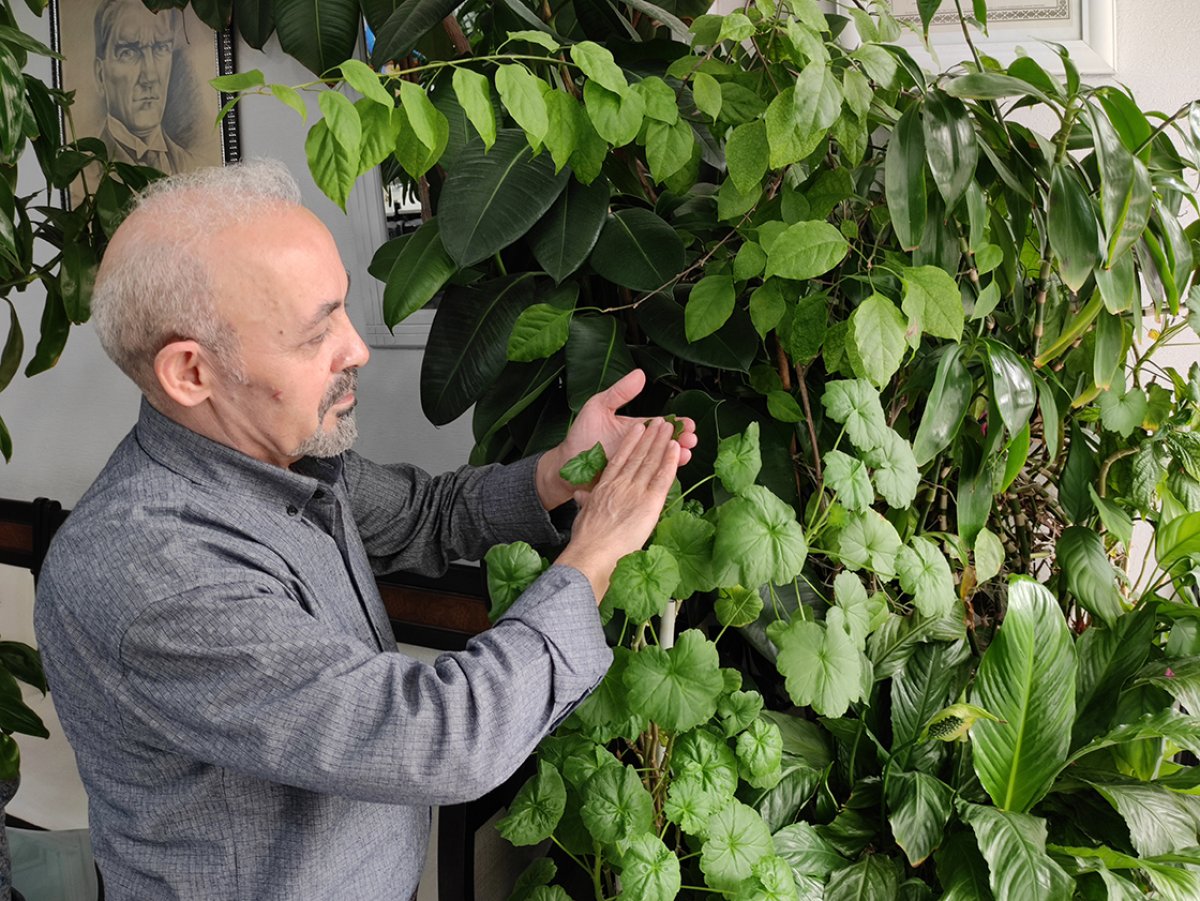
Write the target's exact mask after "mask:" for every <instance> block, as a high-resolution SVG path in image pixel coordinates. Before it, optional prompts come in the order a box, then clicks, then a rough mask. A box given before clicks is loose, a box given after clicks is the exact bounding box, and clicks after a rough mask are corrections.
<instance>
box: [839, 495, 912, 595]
mask: <svg viewBox="0 0 1200 901" xmlns="http://www.w3.org/2000/svg"><path fill="white" fill-rule="evenodd" d="M900 550H901V543H900V536H899V535H898V534H896V529H895V527H894V526H893V525H892V524H891V523H890V522H888V521H887V520H886V519H884V518H883V517H882V516H881V515H880V514H879V513H877V512H876V511H874V510H866V511H864V512H862V513H856V514H852V515H851V516H850V517H849V519H848V520H847V522H846V525H845V526H844V527H843V528H842V532H841V534H840V535H839V536H838V551H837V553H838V556H839V557H840V558H841V561H842V562H843V563H844V564H845V565H846V566H847V567H848V568H849V569H852V570H855V571H857V570H860V569H863V568H864V567H865V568H866V569H869V570H870V571H872V572H874V573H876V574H877V575H879V576H882V577H883V578H884V579H891V578H892V577H893V576H895V574H896V556H897V554H899V553H900Z"/></svg>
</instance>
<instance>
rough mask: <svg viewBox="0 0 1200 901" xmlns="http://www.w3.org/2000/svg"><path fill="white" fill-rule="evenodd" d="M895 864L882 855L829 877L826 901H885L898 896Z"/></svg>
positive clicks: (864, 859)
mask: <svg viewBox="0 0 1200 901" xmlns="http://www.w3.org/2000/svg"><path fill="white" fill-rule="evenodd" d="M899 882H900V878H899V874H898V873H897V866H896V863H895V861H893V860H892V859H891V858H889V857H887V856H885V855H882V854H869V855H867V856H866V857H865V858H863V859H862V860H861V861H859V862H858V863H856V864H854V865H853V866H849V867H846V868H845V869H843V870H837V871H835V872H834V873H833V875H832V876H830V877H829V882H828V884H827V885H826V886H825V893H824V894H823V895H822V896H821V897H822V898H823V899H824V901H885V899H894V898H898V897H900V895H899Z"/></svg>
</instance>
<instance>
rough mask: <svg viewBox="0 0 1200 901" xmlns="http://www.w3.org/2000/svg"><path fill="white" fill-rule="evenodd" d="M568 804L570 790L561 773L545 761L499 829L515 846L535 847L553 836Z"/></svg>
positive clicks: (522, 790)
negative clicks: (568, 790)
mask: <svg viewBox="0 0 1200 901" xmlns="http://www.w3.org/2000/svg"><path fill="white" fill-rule="evenodd" d="M566 803H567V789H566V786H565V785H563V780H562V776H560V775H559V773H558V770H556V769H555V768H554V767H553V766H551V765H550V764H549V763H547V762H546V761H544V760H543V761H541V762H540V763H539V764H538V771H537V775H536V776H534V777H533V778H532V779H530V780H529V781H528V782H526V783H525V784H524V785H523V786H521V790H520V791H519V792H517V796H516V797H515V798H514V799H513V802H512V804H510V805H509V808H508V816H506V817H505V818H504V819H502V820H500V822H499V823H497V824H496V829H497V830H498V831H499V832H500V834H501V835H502V836H504V837H505V838H506V839H508V841H510V842H512V844H514V845H536V844H537V843H538V842H542V841H545V840H546V839H548V838H549V837H550V836H551V835H552V834H553V833H554V827H555V826H557V825H558V821H559V820H560V819H561V818H562V814H563V808H564V807H565V806H566Z"/></svg>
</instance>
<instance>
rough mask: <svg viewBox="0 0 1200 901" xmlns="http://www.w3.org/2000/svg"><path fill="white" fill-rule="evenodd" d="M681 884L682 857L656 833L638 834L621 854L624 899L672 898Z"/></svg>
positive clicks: (668, 900)
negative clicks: (680, 868)
mask: <svg viewBox="0 0 1200 901" xmlns="http://www.w3.org/2000/svg"><path fill="white" fill-rule="evenodd" d="M680 884H681V876H680V872H679V858H678V857H677V856H676V855H675V854H674V852H672V851H671V850H670V849H669V848H668V847H667V846H666V845H664V844H663V843H662V840H661V839H659V838H658V837H657V836H655V835H639V836H638V837H637V838H635V839H634V840H633V841H632V842H631V843H630V846H629V849H628V850H627V851H626V852H625V853H624V854H623V855H622V857H621V894H620V895H619V896H618V897H619V898H621V899H627V901H671V899H673V898H674V897H675V896H676V895H677V894H678V893H679V886H680Z"/></svg>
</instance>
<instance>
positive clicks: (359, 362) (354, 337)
mask: <svg viewBox="0 0 1200 901" xmlns="http://www.w3.org/2000/svg"><path fill="white" fill-rule="evenodd" d="M344 341H345V344H344V345H343V349H342V354H341V358H340V363H341V369H357V368H358V367H360V366H364V365H366V362H367V360H369V359H370V358H371V350H370V348H368V347H367V343H366V342H365V341H363V339H362V336H361V335H359V333H358V329H356V328H355V327H354V323H352V322H351V321H350V319H349V317H347V318H346V334H345V338H344Z"/></svg>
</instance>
